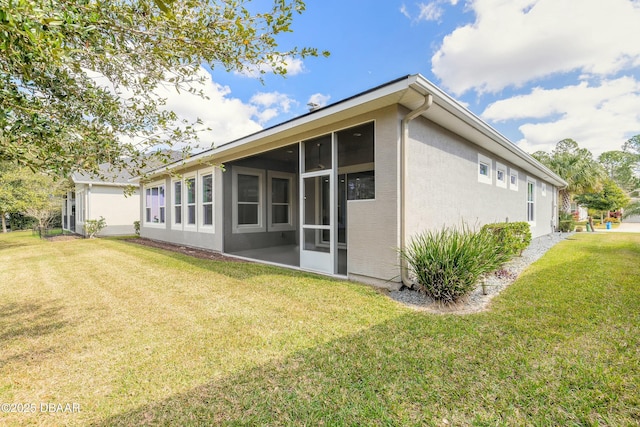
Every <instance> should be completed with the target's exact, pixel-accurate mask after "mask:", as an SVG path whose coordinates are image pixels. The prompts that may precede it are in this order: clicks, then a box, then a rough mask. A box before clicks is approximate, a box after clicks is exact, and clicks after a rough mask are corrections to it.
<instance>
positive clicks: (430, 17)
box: [400, 0, 457, 22]
mask: <svg viewBox="0 0 640 427" xmlns="http://www.w3.org/2000/svg"><path fill="white" fill-rule="evenodd" d="M443 3H450V4H451V5H453V6H455V5H456V4H457V0H435V1H432V2H430V3H416V6H417V7H418V15H417V16H416V17H415V18H414V17H413V16H412V15H411V13H410V12H409V9H407V6H406V5H405V4H403V5H402V6H401V7H400V13H402V14H403V15H404V16H405V17H407V18H408V19H411V20H412V21H416V22H419V21H440V18H442V15H443V14H444V9H443V8H442V7H441V6H440V5H441V4H443Z"/></svg>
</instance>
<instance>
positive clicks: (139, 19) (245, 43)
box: [0, 0, 328, 176]
mask: <svg viewBox="0 0 640 427" xmlns="http://www.w3.org/2000/svg"><path fill="white" fill-rule="evenodd" d="M304 9H305V4H304V2H303V1H302V0H273V1H271V2H260V3H259V4H254V3H252V2H251V1H250V0H174V1H163V0H101V1H95V0H73V1H71V0H47V1H44V0H0V161H9V162H12V163H14V164H19V165H23V166H28V167H29V168H31V169H32V170H44V171H47V172H49V173H53V174H57V175H62V176H65V175H68V174H69V173H70V172H72V171H76V170H82V171H85V172H89V173H92V174H96V175H99V174H100V170H99V167H98V166H99V165H100V164H102V163H105V162H108V163H110V164H111V165H112V167H113V169H115V170H121V169H127V170H128V171H129V172H131V173H133V174H138V173H139V172H140V170H144V169H145V167H146V163H147V162H148V160H149V153H150V152H153V153H155V152H156V150H155V149H156V148H157V147H162V148H165V149H166V148H171V147H172V146H176V145H177V144H181V143H186V144H188V143H190V142H194V141H195V140H196V138H197V132H196V131H195V123H181V122H180V121H179V120H178V119H177V116H176V114H174V113H173V112H172V111H169V110H167V109H166V108H165V107H164V106H163V103H164V100H163V99H160V98H159V97H158V96H157V95H156V94H155V93H154V90H155V89H156V88H158V87H159V86H160V85H171V86H173V87H175V88H176V90H188V91H191V92H198V91H197V89H195V86H194V85H193V83H194V82H195V81H196V80H198V79H203V78H204V77H202V74H199V73H198V70H199V69H200V67H201V66H202V65H207V66H209V67H211V68H220V67H221V68H223V69H225V70H228V71H231V70H236V71H243V70H247V69H250V70H257V71H259V72H261V73H265V72H274V73H276V74H281V75H284V74H286V63H287V61H288V60H290V59H291V58H295V57H306V56H316V55H318V54H320V53H322V54H325V55H327V54H328V53H326V52H319V51H318V50H317V49H315V48H307V47H302V48H298V47H290V48H286V49H282V50H280V49H279V48H278V40H277V39H278V36H279V35H281V34H283V33H287V32H290V31H291V25H292V22H293V18H294V15H296V14H298V13H302V12H303V11H304ZM187 146H188V145H187ZM185 151H188V150H185ZM165 152H167V150H164V151H160V152H159V154H158V156H160V157H162V153H165ZM156 161H157V159H156Z"/></svg>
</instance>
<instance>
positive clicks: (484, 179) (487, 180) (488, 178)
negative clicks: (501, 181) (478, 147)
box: [477, 153, 493, 185]
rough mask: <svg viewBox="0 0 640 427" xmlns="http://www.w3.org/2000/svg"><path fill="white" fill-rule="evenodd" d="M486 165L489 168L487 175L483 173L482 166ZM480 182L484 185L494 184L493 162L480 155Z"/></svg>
mask: <svg viewBox="0 0 640 427" xmlns="http://www.w3.org/2000/svg"><path fill="white" fill-rule="evenodd" d="M483 165H485V166H486V167H487V174H486V175H484V174H482V173H481V170H482V166H483ZM477 170H478V182H480V183H482V184H489V185H492V184H493V177H492V174H491V172H492V170H493V160H492V159H490V158H489V157H487V156H484V155H482V154H480V153H478V169H477Z"/></svg>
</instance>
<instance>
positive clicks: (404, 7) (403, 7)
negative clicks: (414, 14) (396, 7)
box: [400, 3, 411, 19]
mask: <svg viewBox="0 0 640 427" xmlns="http://www.w3.org/2000/svg"><path fill="white" fill-rule="evenodd" d="M400 13H401V14H403V15H404V16H405V17H407V18H409V19H411V15H410V14H409V11H408V10H407V5H406V4H404V3H403V4H402V6H400Z"/></svg>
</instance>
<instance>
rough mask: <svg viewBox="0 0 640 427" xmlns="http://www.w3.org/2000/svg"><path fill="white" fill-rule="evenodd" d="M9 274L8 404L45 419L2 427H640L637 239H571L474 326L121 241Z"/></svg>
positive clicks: (29, 262)
mask: <svg viewBox="0 0 640 427" xmlns="http://www.w3.org/2000/svg"><path fill="white" fill-rule="evenodd" d="M0 257H1V259H2V267H1V268H0V403H35V404H36V405H37V409H38V410H37V411H36V413H33V414H23V413H15V412H10V413H2V412H0V424H2V425H30V424H32V425H100V426H112V425H145V424H153V425H158V424H160V425H162V424H164V425H321V424H325V425H443V424H446V423H449V425H638V424H639V423H640V409H639V408H640V398H639V396H640V378H639V374H640V372H639V370H640V368H639V366H640V354H639V349H640V342H639V341H640V333H639V332H640V331H639V325H640V311H639V310H638V307H640V288H639V283H638V279H637V278H638V277H640V262H639V261H640V234H627V233H625V234H622V233H620V234H618V233H615V234H608V233H607V234H605V233H601V234H586V233H581V234H578V235H574V237H573V238H572V239H571V240H567V241H564V242H562V243H560V244H558V245H557V246H555V247H554V248H553V249H552V250H551V251H549V253H547V255H545V256H544V257H543V258H541V259H540V260H539V261H538V262H536V263H535V264H533V265H532V266H531V267H530V268H529V269H528V270H527V271H526V272H525V273H524V274H523V275H522V276H521V277H520V278H519V279H518V280H517V281H516V282H515V283H514V284H513V285H512V286H511V287H509V288H508V289H507V290H506V291H505V292H503V294H501V295H500V296H498V297H496V298H495V299H494V300H493V304H492V307H491V310H490V311H487V312H484V313H479V314H473V315H465V316H456V315H431V314H425V313H417V312H413V311H411V310H409V309H406V308H404V307H402V306H400V305H398V304H397V303H395V302H393V301H391V300H389V299H388V298H386V297H385V296H384V295H381V294H379V293H378V292H375V291H374V290H372V289H369V288H367V287H364V286H361V285H357V284H353V283H349V282H344V281H337V280H331V279H327V278H324V277H320V276H315V275H311V274H301V273H297V272H292V271H289V270H283V269H278V268H275V267H270V266H262V265H258V264H241V263H225V262H216V261H208V260H200V259H194V258H190V257H186V256H182V255H178V254H174V253H168V252H164V251H161V250H156V249H150V248H147V247H138V246H136V245H132V244H130V243H127V242H126V241H123V240H115V239H97V240H73V241H61V242H48V241H41V240H39V239H37V238H34V237H32V236H31V234H30V233H10V234H9V235H5V236H0ZM40 402H50V403H55V404H63V405H64V404H65V403H77V404H79V405H80V408H81V410H80V412H79V413H43V412H39V409H40V406H39V405H40Z"/></svg>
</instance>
